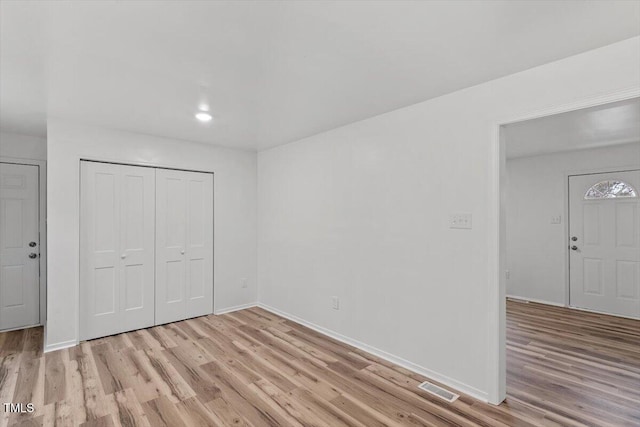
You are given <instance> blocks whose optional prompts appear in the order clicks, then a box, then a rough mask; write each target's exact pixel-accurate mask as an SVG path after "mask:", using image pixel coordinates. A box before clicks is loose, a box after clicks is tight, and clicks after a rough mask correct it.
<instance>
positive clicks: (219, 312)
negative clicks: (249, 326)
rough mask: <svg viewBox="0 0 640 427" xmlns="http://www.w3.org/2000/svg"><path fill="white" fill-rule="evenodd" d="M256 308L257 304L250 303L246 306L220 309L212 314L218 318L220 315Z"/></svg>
mask: <svg viewBox="0 0 640 427" xmlns="http://www.w3.org/2000/svg"><path fill="white" fill-rule="evenodd" d="M257 306H258V303H257V302H250V303H247V304H240V305H234V306H233V307H227V308H221V309H219V310H215V311H214V312H213V314H215V315H216V316H218V315H220V314H227V313H233V312H234V311H240V310H245V309H247V308H251V307H257Z"/></svg>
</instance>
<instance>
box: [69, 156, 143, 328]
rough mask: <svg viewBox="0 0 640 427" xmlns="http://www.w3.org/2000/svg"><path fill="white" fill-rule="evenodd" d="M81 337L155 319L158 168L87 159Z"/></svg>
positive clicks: (82, 217)
mask: <svg viewBox="0 0 640 427" xmlns="http://www.w3.org/2000/svg"><path fill="white" fill-rule="evenodd" d="M81 169H82V177H81V212H80V229H81V231H80V338H81V339H83V340H86V339H92V338H97V337H101V336H107V335H112V334H115V333H120V332H124V331H129V330H133V329H140V328H145V327H148V326H152V325H153V324H154V300H155V298H154V274H155V262H154V251H155V244H154V243H155V242H154V240H155V237H154V234H155V215H154V212H155V170H154V169H152V168H144V167H134V166H124V165H117V164H108V163H98V162H82V166H81Z"/></svg>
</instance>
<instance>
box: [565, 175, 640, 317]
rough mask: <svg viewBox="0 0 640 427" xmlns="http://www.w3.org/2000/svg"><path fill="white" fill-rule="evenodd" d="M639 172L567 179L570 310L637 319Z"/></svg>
mask: <svg viewBox="0 0 640 427" xmlns="http://www.w3.org/2000/svg"><path fill="white" fill-rule="evenodd" d="M638 189H640V170H635V171H625V172H614V173H602V174H589V175H577V176H571V177H569V216H570V218H569V220H570V224H569V233H570V234H569V240H570V241H569V248H570V257H569V262H570V265H569V283H570V304H571V306H574V307H579V308H584V309H588V310H593V311H599V312H604V313H609V314H614V315H620V316H627V317H634V318H640V198H639V197H638V196H639V194H638Z"/></svg>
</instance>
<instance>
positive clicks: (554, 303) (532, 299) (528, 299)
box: [507, 295, 567, 307]
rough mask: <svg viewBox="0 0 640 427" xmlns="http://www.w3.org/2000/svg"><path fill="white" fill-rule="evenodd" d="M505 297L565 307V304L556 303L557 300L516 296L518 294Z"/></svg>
mask: <svg viewBox="0 0 640 427" xmlns="http://www.w3.org/2000/svg"><path fill="white" fill-rule="evenodd" d="M507 298H509V299H512V300H517V301H523V302H535V303H537V304H546V305H553V306H554V307H567V306H566V305H564V304H560V303H557V302H551V301H545V300H542V299H537V298H528V297H521V296H518V295H507Z"/></svg>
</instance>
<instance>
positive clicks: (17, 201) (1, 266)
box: [0, 163, 40, 330]
mask: <svg viewBox="0 0 640 427" xmlns="http://www.w3.org/2000/svg"><path fill="white" fill-rule="evenodd" d="M38 169H39V168H38V166H33V165H18V164H11V163H0V330H6V329H15V328H20V327H25V326H31V325H36V324H38V323H40V260H39V258H40V240H39V226H38V223H39V216H40V215H39V193H38V191H39V185H38V179H39V176H38V172H39V171H38Z"/></svg>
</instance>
